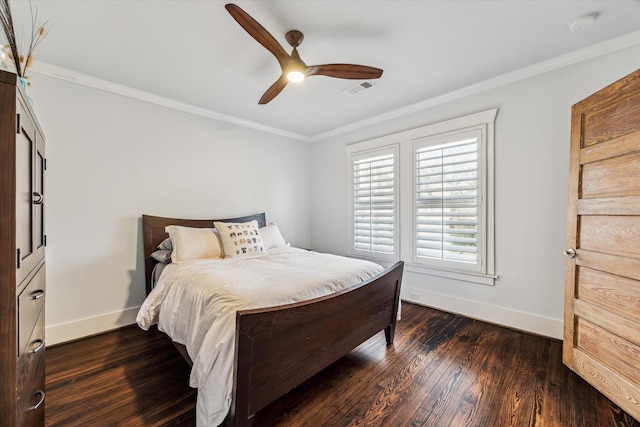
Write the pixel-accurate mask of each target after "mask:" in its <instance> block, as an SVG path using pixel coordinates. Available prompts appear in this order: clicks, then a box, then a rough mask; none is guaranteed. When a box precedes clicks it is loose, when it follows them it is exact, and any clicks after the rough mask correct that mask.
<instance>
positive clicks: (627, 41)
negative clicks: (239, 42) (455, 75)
mask: <svg viewBox="0 0 640 427" xmlns="http://www.w3.org/2000/svg"><path fill="white" fill-rule="evenodd" d="M639 44H640V31H635V32H632V33H629V34H626V35H624V36H621V37H617V38H615V39H611V40H608V41H606V42H602V43H598V44H595V45H592V46H588V47H586V48H583V49H580V50H576V51H574V52H571V53H568V54H565V55H561V56H558V57H555V58H552V59H549V60H547V61H543V62H539V63H537V64H534V65H531V66H528V67H524V68H520V69H518V70H516V71H512V72H509V73H505V74H501V75H499V76H497V77H493V78H491V79H487V80H484V81H481V82H478V83H475V84H473V85H469V86H466V87H463V88H460V89H458V90H454V91H452V92H448V93H445V94H443V95H440V96H436V97H433V98H429V99H427V100H424V101H420V102H417V103H415V104H411V105H408V106H406V107H402V108H399V109H397V110H393V111H390V112H388V113H384V114H380V115H377V116H374V117H370V118H368V119H365V120H361V121H358V122H354V123H351V124H349V125H346V126H342V127H339V128H336V129H333V130H330V131H328V132H324V133H321V134H317V135H314V136H312V137H311V138H310V139H311V141H312V142H317V141H322V140H325V139H328V138H332V137H334V136H338V135H341V134H344V133H347V132H351V131H354V130H357V129H361V128H364V127H367V126H372V125H374V124H380V123H381V122H385V121H388V120H393V119H396V118H399V117H403V116H406V115H408V114H411V113H415V112H418V111H422V110H426V109H428V108H432V107H435V106H438V105H442V104H445V103H448V102H451V101H455V100H458V99H461V98H465V97H467V96H470V95H475V94H478V93H481V92H485V91H487V90H490V89H494V88H497V87H500V86H505V85H507V84H510V83H514V82H517V81H520V80H525V79H528V78H531V77H535V76H537V75H540V74H544V73H547V72H549V71H553V70H557V69H560V68H564V67H568V66H570V65H574V64H577V63H580V62H583V61H587V60H589V59H593V58H597V57H599V56H603V55H607V54H609V53H613V52H617V51H619V50H622V49H626V48H629V47H633V46H636V45H639Z"/></svg>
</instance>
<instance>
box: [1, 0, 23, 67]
mask: <svg viewBox="0 0 640 427" xmlns="http://www.w3.org/2000/svg"><path fill="white" fill-rule="evenodd" d="M0 25H2V30H3V31H4V36H5V38H6V39H7V43H8V46H9V56H11V59H12V60H13V63H14V64H15V66H16V73H17V74H18V76H20V77H22V71H21V69H20V54H19V53H18V45H17V43H16V33H15V30H14V27H13V18H12V15H11V6H10V5H9V0H0Z"/></svg>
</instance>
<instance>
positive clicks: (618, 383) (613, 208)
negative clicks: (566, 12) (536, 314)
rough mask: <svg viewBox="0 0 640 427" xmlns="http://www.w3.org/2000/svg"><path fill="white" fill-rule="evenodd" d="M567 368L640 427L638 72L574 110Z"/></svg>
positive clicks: (565, 350)
mask: <svg viewBox="0 0 640 427" xmlns="http://www.w3.org/2000/svg"><path fill="white" fill-rule="evenodd" d="M569 187H570V188H569V217H568V235H567V250H566V252H565V254H566V255H568V258H567V267H566V278H565V319H564V345H563V361H564V363H565V364H566V365H567V366H568V367H569V368H571V369H572V370H573V371H575V372H576V373H577V374H578V375H580V376H581V377H583V378H584V379H585V380H587V381H588V382H589V383H590V384H592V385H593V386H594V387H595V388H596V389H597V390H599V391H600V392H601V393H602V394H604V395H605V396H607V397H608V398H609V399H611V400H612V401H613V402H614V403H616V404H617V405H618V406H620V407H621V408H622V409H623V410H625V411H626V412H627V413H628V414H630V415H631V416H633V417H634V418H636V419H638V420H640V70H638V71H636V72H634V73H632V74H630V75H629V76H627V77H625V78H623V79H621V80H619V81H617V82H615V83H613V84H611V85H610V86H607V87H606V88H604V89H602V90H600V91H599V92H597V93H595V94H593V95H591V96H589V97H588V98H586V99H584V100H582V101H580V102H579V103H577V104H576V105H574V106H573V108H572V123H571V160H570V179H569Z"/></svg>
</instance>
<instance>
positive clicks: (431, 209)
mask: <svg viewBox="0 0 640 427" xmlns="http://www.w3.org/2000/svg"><path fill="white" fill-rule="evenodd" d="M445 140H446V142H444V143H438V140H437V139H436V143H435V144H434V141H433V140H431V141H429V142H428V143H427V144H426V145H418V146H417V148H416V151H415V186H416V188H415V197H416V199H415V207H416V211H415V215H416V216H415V220H416V224H415V226H416V241H415V243H416V245H415V249H416V252H415V255H416V257H417V258H418V259H422V260H433V261H435V263H437V262H438V261H440V262H445V263H457V264H459V265H460V263H463V264H466V267H461V268H463V269H470V270H477V269H478V267H479V264H480V251H479V247H478V242H479V240H478V238H479V233H480V214H481V211H480V207H481V203H480V201H481V199H480V197H481V191H480V190H481V188H480V186H479V184H480V176H481V175H480V170H479V165H480V163H479V161H478V159H479V143H480V140H481V134H480V132H463V133H460V134H455V135H449V136H448V137H447V138H445Z"/></svg>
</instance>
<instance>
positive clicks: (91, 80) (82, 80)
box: [30, 61, 310, 142]
mask: <svg viewBox="0 0 640 427" xmlns="http://www.w3.org/2000/svg"><path fill="white" fill-rule="evenodd" d="M30 71H31V73H35V74H40V75H43V76H47V77H52V78H55V79H58V80H64V81H67V82H70V83H75V84H78V85H81V86H87V87H90V88H93V89H97V90H101V91H104V92H108V93H112V94H116V95H120V96H125V97H128V98H133V99H137V100H139V101H143V102H148V103H150V104H154V105H159V106H161V107H166V108H171V109H173V110H177V111H182V112H185V113H189V114H194V115H196V116H201V117H206V118H209V119H213V120H218V121H221V122H225V123H230V124H233V125H236V126H240V127H244V128H248V129H253V130H257V131H260V132H265V133H270V134H273V135H278V136H284V137H286V138H291V139H295V140H298V141H304V142H309V140H310V139H309V137H308V136H306V135H301V134H298V133H294V132H289V131H286V130H283V129H278V128H274V127H271V126H265V125H262V124H260V123H256V122H252V121H249V120H244V119H241V118H239V117H235V116H231V115H228V114H223V113H219V112H217V111H212V110H208V109H206V108H202V107H197V106H195V105H191V104H187V103H185V102H180V101H177V100H175V99H171V98H166V97H164V96H159V95H155V94H153V93H150V92H145V91H143V90H139V89H135V88H132V87H129V86H125V85H121V84H118V83H114V82H111V81H108V80H103V79H99V78H97V77H93V76H90V75H87V74H82V73H79V72H77V71H72V70H69V69H66V68H63V67H59V66H57V65H52V64H48V63H45V62H39V61H35V62H34V64H33V66H32V67H31V69H30Z"/></svg>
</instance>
